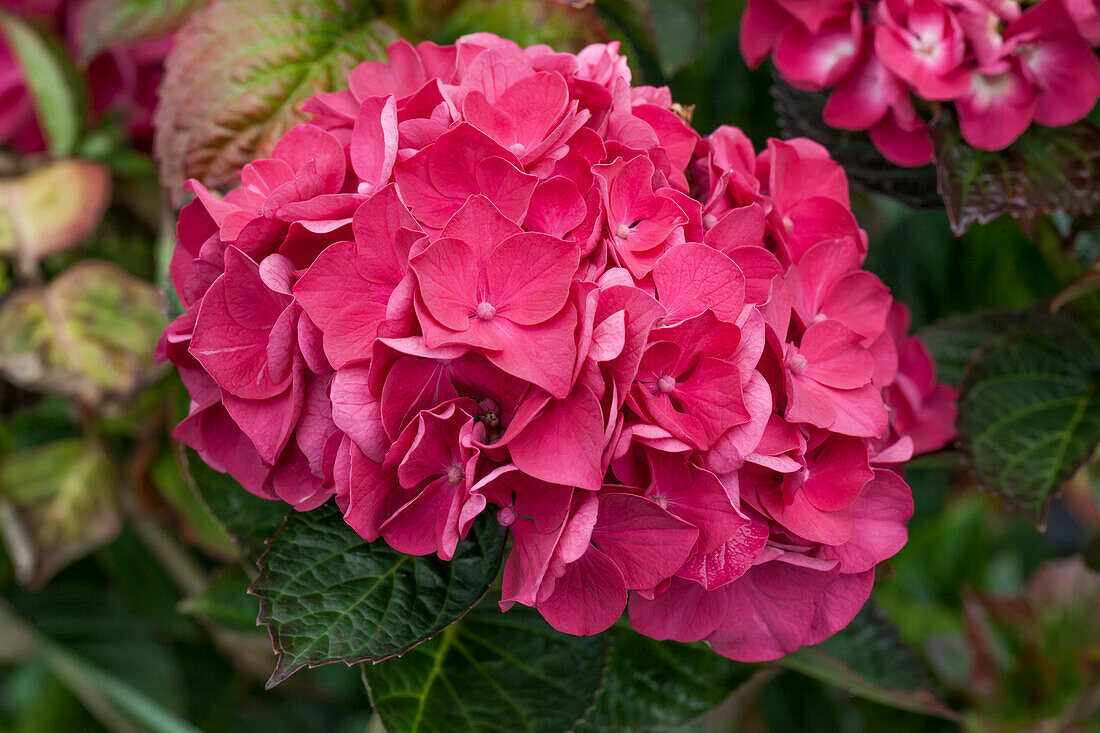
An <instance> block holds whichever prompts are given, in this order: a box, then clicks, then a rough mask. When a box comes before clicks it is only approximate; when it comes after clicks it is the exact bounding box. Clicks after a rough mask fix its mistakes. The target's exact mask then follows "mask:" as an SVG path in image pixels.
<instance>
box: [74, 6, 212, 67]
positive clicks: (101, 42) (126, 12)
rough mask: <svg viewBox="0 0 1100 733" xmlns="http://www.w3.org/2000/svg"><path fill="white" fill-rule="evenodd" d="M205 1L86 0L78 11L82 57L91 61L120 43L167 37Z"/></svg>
mask: <svg viewBox="0 0 1100 733" xmlns="http://www.w3.org/2000/svg"><path fill="white" fill-rule="evenodd" d="M205 2H206V0H88V2H86V3H84V5H83V6H82V7H81V8H80V20H81V23H80V30H81V38H80V40H81V49H80V51H81V56H83V58H84V59H85V60H90V59H92V58H94V57H95V56H96V55H97V54H98V53H99V52H100V51H102V50H103V49H105V48H107V47H108V46H113V45H115V44H119V43H133V42H134V41H143V40H147V39H150V38H159V37H161V36H164V35H167V34H168V33H171V32H172V31H174V30H176V29H177V28H179V27H180V26H181V25H183V23H184V21H186V20H187V18H188V17H189V16H190V15H191V14H192V13H194V12H195V11H196V10H198V9H199V8H201V7H202V6H203V5H204V4H205Z"/></svg>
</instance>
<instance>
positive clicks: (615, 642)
mask: <svg viewBox="0 0 1100 733" xmlns="http://www.w3.org/2000/svg"><path fill="white" fill-rule="evenodd" d="M610 633H611V637H612V651H611V663H610V665H609V667H608V670H607V679H606V680H605V682H604V688H603V692H601V693H600V696H599V698H598V699H597V701H596V708H595V709H594V710H593V711H592V712H591V713H589V714H588V716H587V717H586V718H585V719H584V723H582V724H581V725H580V727H578V728H577V730H578V731H580V732H581V733H612V732H613V731H616V732H617V731H623V732H624V733H626V732H627V731H637V730H654V729H664V728H672V727H676V728H677V729H679V726H682V725H683V724H685V723H688V722H690V721H692V720H694V719H696V718H698V717H699V716H701V715H703V714H704V713H707V712H709V711H710V710H712V709H714V708H715V707H717V706H718V705H719V703H721V702H722V701H723V700H725V699H726V698H727V697H729V696H730V695H732V694H733V693H734V691H735V690H737V688H738V687H740V686H741V685H742V684H744V683H745V682H747V681H748V679H749V678H750V677H751V676H752V675H753V674H754V673H756V672H757V671H759V670H760V669H761V667H760V665H756V664H742V663H740V662H734V661H732V660H729V659H726V658H725V657H723V656H721V655H719V654H716V653H715V652H714V651H712V650H711V649H710V648H709V647H707V646H706V645H704V644H701V643H699V644H680V643H677V642H674V641H657V640H655V639H650V638H649V637H648V636H642V635H641V634H639V633H637V632H636V631H634V630H633V629H631V628H630V627H629V626H628V625H626V624H616V625H615V627H614V628H613V629H612V630H611V632H610Z"/></svg>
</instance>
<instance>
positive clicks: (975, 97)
mask: <svg viewBox="0 0 1100 733" xmlns="http://www.w3.org/2000/svg"><path fill="white" fill-rule="evenodd" d="M1026 5H1030V7H1027V8H1026V9H1025V8H1024V7H1023V6H1026ZM1097 46H1100V0H1041V2H1038V3H1026V2H1016V1H1015V0H876V1H874V2H868V1H867V0H748V5H747V6H746V8H745V15H744V17H743V18H742V21H741V51H742V53H743V55H744V56H745V59H746V60H747V61H748V62H749V64H750V65H751V66H757V65H759V64H760V63H761V62H762V61H763V60H764V59H765V58H766V57H767V56H769V55H771V57H772V60H773V62H774V63H775V66H776V69H777V70H778V72H779V74H780V75H781V76H782V77H783V79H785V80H786V81H787V82H788V83H790V84H792V85H793V86H795V87H798V88H800V89H804V90H809V91H822V90H825V89H833V92H832V93H831V94H830V95H829V99H828V102H827V104H826V106H825V110H824V118H825V122H826V123H827V124H829V125H831V126H833V127H837V128H842V129H846V130H867V131H869V134H870V137H871V140H872V141H873V142H874V144H875V146H876V147H877V148H878V149H879V150H880V151H881V152H882V153H883V155H885V156H886V157H887V158H888V159H890V160H891V161H893V162H894V163H897V164H898V165H903V166H918V165H924V164H925V163H928V162H929V161H931V159H932V139H931V137H930V136H929V134H928V127H927V125H926V124H925V122H924V120H923V119H921V117H920V116H919V115H918V114H917V110H916V108H915V107H914V104H913V96H914V95H915V96H916V97H917V98H919V99H921V100H928V101H934V102H951V103H953V104H954V108H955V112H956V113H957V116H958V120H959V126H960V128H961V131H962V135H963V138H965V139H966V141H967V142H968V143H970V144H971V145H973V146H974V147H977V148H982V149H984V150H1000V149H1002V148H1004V147H1006V146H1008V145H1010V144H1011V143H1012V142H1013V141H1014V140H1016V138H1018V137H1019V136H1020V135H1022V134H1023V132H1024V131H1025V130H1026V129H1027V128H1028V127H1029V126H1030V125H1031V124H1032V122H1035V123H1038V124H1040V125H1048V126H1053V127H1057V126H1061V125H1068V124H1071V123H1074V122H1077V121H1079V120H1081V119H1082V118H1083V117H1085V116H1086V115H1087V114H1088V113H1089V111H1090V110H1092V108H1093V106H1094V105H1095V104H1096V100H1097V98H1098V97H1100V61H1098V60H1097V56H1096V53H1095V51H1094V50H1093V49H1094V48H1095V47H1097Z"/></svg>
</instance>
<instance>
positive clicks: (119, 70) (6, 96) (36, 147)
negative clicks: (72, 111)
mask: <svg viewBox="0 0 1100 733" xmlns="http://www.w3.org/2000/svg"><path fill="white" fill-rule="evenodd" d="M85 5H86V0H18V1H17V2H5V3H4V6H5V7H4V9H5V10H8V11H11V12H14V13H18V14H19V15H21V16H22V17H23V18H25V19H26V20H28V21H30V22H32V23H35V24H37V25H40V26H43V27H44V28H45V29H46V30H48V31H49V32H51V33H55V34H57V35H58V36H60V37H62V38H63V39H64V41H65V44H66V46H68V50H69V51H70V53H72V54H73V56H74V57H77V58H79V57H81V50H82V48H83V47H84V44H83V41H82V38H81V36H82V32H81V25H82V23H81V21H82V18H83V14H84V8H85ZM171 47H172V37H171V36H165V37H162V38H157V39H153V40H148V41H139V42H134V43H128V44H120V45H115V46H111V47H109V48H107V49H105V50H104V51H103V52H102V53H99V54H97V55H96V56H95V57H94V58H92V59H91V60H90V61H89V62H88V63H87V66H86V67H85V68H83V69H82V71H83V72H84V73H83V75H84V79H85V81H86V83H87V85H88V94H89V102H90V106H91V112H92V114H94V115H95V116H97V117H99V116H101V115H104V114H117V115H120V116H121V118H122V121H123V123H124V126H125V128H126V130H127V132H128V133H129V135H130V137H131V138H132V139H133V140H134V142H135V143H136V144H138V145H139V146H140V147H143V148H148V147H149V143H150V142H151V141H152V136H153V108H154V107H155V106H156V102H157V86H158V85H159V84H160V81H161V79H162V78H163V76H164V59H165V57H166V56H167V55H168V51H169V50H171ZM0 145H7V146H10V147H12V148H14V149H15V150H18V151H19V152H21V153H37V152H41V151H43V150H45V149H46V143H45V140H44V138H43V135H42V130H41V128H40V126H39V124H38V121H37V119H36V117H35V108H34V97H33V96H32V94H31V92H30V89H29V88H28V87H27V81H26V76H25V75H24V73H23V68H22V66H21V65H20V63H19V61H18V59H16V57H15V54H14V53H13V52H12V49H11V48H10V46H9V44H8V42H7V39H6V38H5V37H4V34H3V33H0Z"/></svg>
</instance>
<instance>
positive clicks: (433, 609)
mask: <svg viewBox="0 0 1100 733" xmlns="http://www.w3.org/2000/svg"><path fill="white" fill-rule="evenodd" d="M504 536H505V532H504V530H503V528H502V527H500V525H498V524H497V523H496V522H495V521H493V520H492V519H491V518H489V517H482V518H481V519H480V520H479V521H477V522H475V524H474V526H473V528H472V529H471V531H470V535H469V536H468V537H467V538H466V539H465V540H464V541H463V542H461V543H460V544H459V546H458V550H457V551H456V552H455V556H454V559H453V560H452V561H450V562H444V561H442V560H439V559H438V558H436V557H434V556H429V557H414V556H411V555H404V554H402V553H400V552H397V551H396V550H393V549H391V548H390V547H389V546H388V545H386V543H385V542H384V541H382V540H378V541H376V542H371V543H367V542H365V541H364V540H363V539H362V538H361V537H359V535H357V534H356V533H355V531H354V530H352V529H351V528H350V527H348V525H347V524H346V523H345V522H344V518H343V516H341V514H340V512H339V511H338V510H337V509H336V508H335V507H334V506H332V505H326V506H323V507H321V508H319V509H315V510H313V511H311V512H308V513H299V512H292V513H291V514H290V515H288V516H287V519H286V524H285V525H284V526H283V528H282V529H280V530H279V532H278V534H276V535H275V536H274V537H272V538H271V539H270V540H269V541H268V551H267V552H266V553H264V555H263V557H261V558H260V574H259V575H258V576H257V577H256V582H255V583H254V584H253V586H252V590H251V592H252V593H255V594H256V595H258V596H259V597H260V622H261V623H263V624H265V625H266V626H267V628H268V631H270V633H271V640H272V643H273V644H274V646H275V650H276V653H277V654H278V656H279V662H278V665H277V666H276V668H275V672H274V673H273V674H272V675H271V679H270V680H268V683H267V686H268V687H269V688H270V687H273V686H275V685H277V684H279V683H280V682H282V681H283V680H285V679H286V678H287V677H289V676H290V675H292V674H293V673H294V672H296V671H297V670H299V669H301V668H302V667H305V666H306V665H309V666H310V667H316V666H318V665H321V664H328V663H330V662H347V663H348V664H352V663H354V662H361V661H365V660H369V661H380V660H382V659H386V658H388V657H392V656H395V655H399V654H404V653H405V652H406V651H408V650H409V649H410V648H411V647H413V646H415V645H417V644H419V643H421V642H422V641H424V640H426V639H430V638H431V637H432V636H434V635H435V634H437V633H439V632H440V631H441V630H443V629H444V628H446V627H447V626H450V625H451V624H453V623H454V622H455V621H456V620H458V619H459V618H461V617H462V615H463V614H464V613H466V611H467V610H469V608H470V607H471V606H473V605H474V604H475V603H477V601H478V599H479V598H481V597H482V596H483V595H484V594H485V592H486V590H488V588H489V584H490V583H492V582H493V579H494V578H496V576H497V571H498V570H499V569H500V561H501V554H502V552H503V550H504Z"/></svg>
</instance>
